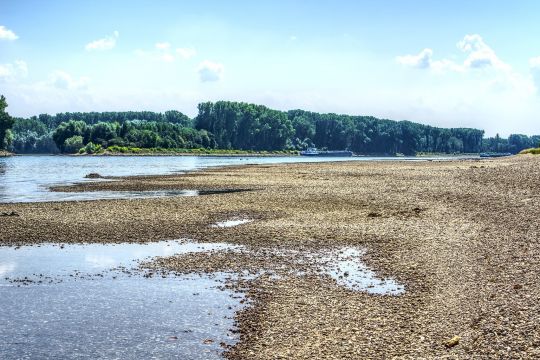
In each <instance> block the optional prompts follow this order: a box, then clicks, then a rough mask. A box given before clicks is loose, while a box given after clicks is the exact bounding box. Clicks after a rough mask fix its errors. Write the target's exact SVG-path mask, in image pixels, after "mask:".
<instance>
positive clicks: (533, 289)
mask: <svg viewBox="0 0 540 360" xmlns="http://www.w3.org/2000/svg"><path fill="white" fill-rule="evenodd" d="M539 178H540V157H533V156H522V157H513V158H507V159H497V160H483V161H452V162H377V163H361V162H348V163H321V164H288V165H269V166H245V167H234V168H221V169H212V170H206V171H201V172H195V173H190V174H187V175H174V176H160V177H138V178H130V179H124V180H122V181H114V182H104V183H103V182H101V183H95V184H88V185H80V186H77V187H75V188H73V189H72V190H101V189H106V190H158V189H203V190H212V189H214V190H215V189H253V191H249V192H237V193H222V194H214V195H207V196H199V197H175V198H161V199H144V200H106V201H86V202H61V203H32V204H0V213H11V212H12V211H15V212H16V213H17V214H18V215H19V216H6V217H0V228H1V229H2V231H1V232H0V243H1V244H5V245H15V244H26V243H38V242H44V241H55V242H121V241H137V242H141V241H152V240H159V239H173V238H192V239H196V240H198V241H209V242H210V241H211V242H220V241H225V242H229V243H235V244H243V245H246V246H248V247H249V248H250V249H254V250H255V251H256V253H257V251H259V254H264V251H265V250H264V249H275V248H276V247H279V248H282V249H285V250H297V249H302V250H304V249H312V250H317V251H324V249H326V248H330V247H336V246H346V245H356V246H362V247H366V248H367V254H366V256H365V261H366V262H367V263H368V264H369V266H370V267H372V268H374V269H376V270H377V271H378V272H379V273H380V274H381V275H382V276H392V277H394V278H396V279H397V280H399V281H400V282H401V283H404V284H405V285H406V289H407V292H406V293H405V294H404V295H401V296H397V297H395V296H373V295H369V294H367V293H363V292H353V291H350V290H347V289H345V288H342V287H338V286H337V285H336V284H335V283H333V282H332V281H329V280H328V279H327V278H325V277H320V276H316V274H308V276H303V277H298V276H283V277H281V278H279V279H275V278H271V277H267V276H262V277H259V278H256V279H255V280H253V281H251V282H250V283H249V287H248V297H249V298H250V299H251V301H252V306H250V307H248V308H247V309H246V310H244V311H242V312H241V313H239V314H238V315H237V320H238V324H239V329H240V332H241V341H240V342H239V343H238V344H237V345H236V346H235V347H233V348H231V349H229V351H228V352H227V356H228V357H229V358H232V359H276V358H291V359H308V358H309V359H311V358H354V359H357V358H374V359H379V358H394V357H398V358H437V359H439V358H452V359H453V358H463V359H470V358H478V359H492V358H499V359H509V358H513V359H531V358H539V357H540V329H539V325H538V324H540V304H539V302H538V299H540V283H539V272H540V245H539V241H538V238H539V235H540V231H539V230H540V226H539V222H538V220H537V219H539V218H540V217H539V215H540V209H539V207H538V200H539V199H540V187H539V186H538V179H539ZM233 217H236V218H242V217H245V218H253V219H256V221H254V222H252V223H248V224H244V225H241V226H238V227H233V228H213V227H210V226H209V225H210V224H212V223H214V222H215V221H221V220H227V219H229V218H233ZM182 260H188V258H185V259H182V258H178V257H171V258H169V259H163V260H161V266H165V267H167V266H168V267H170V268H172V269H176V270H178V271H180V272H182V271H184V270H189V269H191V270H192V271H211V270H212V269H214V270H215V269H220V270H230V271H239V270H242V269H250V268H251V269H256V268H257V267H259V266H260V267H265V266H268V264H278V263H280V261H281V260H274V259H269V258H267V257H265V256H255V257H249V256H245V254H244V255H241V256H238V255H237V254H236V255H235V254H234V253H232V252H224V253H215V254H212V255H210V256H207V257H206V260H205V262H204V263H202V262H200V261H197V260H196V258H193V259H192V260H189V261H186V262H184V261H182ZM199 260H200V258H199ZM197 266H198V267H197ZM456 339H459V340H458V341H457V343H456ZM450 345H451V346H450Z"/></svg>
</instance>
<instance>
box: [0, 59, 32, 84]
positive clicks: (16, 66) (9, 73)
mask: <svg viewBox="0 0 540 360" xmlns="http://www.w3.org/2000/svg"><path fill="white" fill-rule="evenodd" d="M27 75H28V65H27V64H26V62H24V61H23V60H15V61H14V62H13V63H7V64H0V79H4V80H12V79H14V78H18V77H26V76H27Z"/></svg>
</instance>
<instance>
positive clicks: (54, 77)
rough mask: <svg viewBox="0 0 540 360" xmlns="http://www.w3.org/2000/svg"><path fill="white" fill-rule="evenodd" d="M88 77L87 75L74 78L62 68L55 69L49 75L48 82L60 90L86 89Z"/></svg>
mask: <svg viewBox="0 0 540 360" xmlns="http://www.w3.org/2000/svg"><path fill="white" fill-rule="evenodd" d="M89 81H90V79H89V78H87V77H80V78H78V79H76V78H74V77H73V76H71V75H70V74H68V73H67V72H65V71H62V70H56V71H54V72H52V73H51V75H50V76H49V81H48V84H49V85H52V86H54V87H55V88H57V89H62V90H86V89H87V88H88V83H89Z"/></svg>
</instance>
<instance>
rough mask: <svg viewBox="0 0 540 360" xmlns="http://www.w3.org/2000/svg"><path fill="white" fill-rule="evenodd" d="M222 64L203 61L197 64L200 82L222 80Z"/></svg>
mask: <svg viewBox="0 0 540 360" xmlns="http://www.w3.org/2000/svg"><path fill="white" fill-rule="evenodd" d="M224 70H225V68H224V66H223V64H219V63H215V62H212V61H209V60H205V61H203V62H202V63H200V64H199V66H198V68H197V72H198V73H199V78H200V80H201V81H202V82H210V81H219V80H221V79H222V78H223V72H224Z"/></svg>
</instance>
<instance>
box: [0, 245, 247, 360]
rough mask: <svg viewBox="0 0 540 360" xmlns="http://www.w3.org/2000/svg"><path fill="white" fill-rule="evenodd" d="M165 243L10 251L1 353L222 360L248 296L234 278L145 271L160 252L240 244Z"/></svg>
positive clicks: (3, 279)
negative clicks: (141, 264) (140, 267)
mask: <svg viewBox="0 0 540 360" xmlns="http://www.w3.org/2000/svg"><path fill="white" fill-rule="evenodd" d="M230 248H234V246H230V245H227V244H196V243H191V242H177V241H165V242H158V243H150V244H119V245H101V244H99V245H50V244H47V245H41V246H23V247H20V248H13V247H0V309H2V310H1V311H0V359H37V358H70V359H77V358H107V359H109V358H121V359H150V358H160V359H161V358H183V359H218V358H220V357H221V353H222V351H223V348H222V346H221V345H220V343H222V342H223V343H224V344H228V345H231V344H234V342H235V341H236V340H237V336H236V335H235V334H234V333H232V332H231V329H234V321H233V316H234V312H235V311H237V310H238V309H240V307H241V304H240V300H241V299H243V295H242V294H238V293H233V292H232V291H230V290H225V289H223V287H222V285H223V281H224V280H225V276H226V275H224V274H220V273H217V274H214V275H213V276H201V275H187V276H183V277H181V278H180V277H175V276H166V277H162V276H153V277H147V276H143V273H141V272H139V271H130V270H129V269H132V268H134V267H136V266H137V261H140V260H145V259H148V258H149V257H154V256H168V255H173V254H178V253H187V252H202V251H210V250H214V251H216V250H220V249H230ZM126 269H127V270H126Z"/></svg>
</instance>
